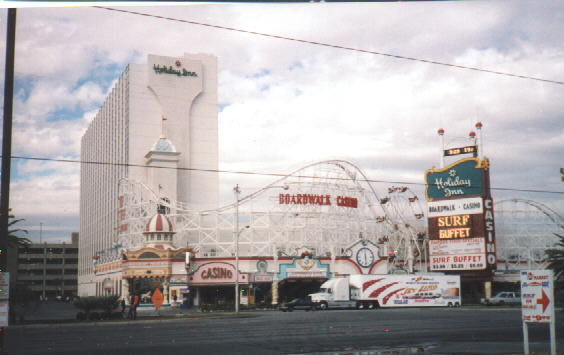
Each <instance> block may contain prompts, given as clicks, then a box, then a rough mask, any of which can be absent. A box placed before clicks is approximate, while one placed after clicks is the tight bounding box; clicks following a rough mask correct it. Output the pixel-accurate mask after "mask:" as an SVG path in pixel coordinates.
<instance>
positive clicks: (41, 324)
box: [9, 313, 255, 328]
mask: <svg viewBox="0 0 564 355" xmlns="http://www.w3.org/2000/svg"><path fill="white" fill-rule="evenodd" d="M252 317H255V316H254V315H253V314H236V313H211V314H208V313H205V314H203V313H197V314H190V315H185V314H182V315H176V316H148V317H139V316H138V317H137V319H136V320H129V319H116V320H107V321H78V320H74V319H70V320H43V321H38V322H37V323H31V324H13V325H10V326H9V327H10V328H45V327H74V326H77V325H81V326H91V327H99V326H111V325H131V324H146V323H166V322H174V321H181V320H186V319H202V318H212V319H221V318H252Z"/></svg>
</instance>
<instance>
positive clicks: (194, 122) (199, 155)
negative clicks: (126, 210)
mask: <svg viewBox="0 0 564 355" xmlns="http://www.w3.org/2000/svg"><path fill="white" fill-rule="evenodd" d="M217 124H218V123H217V59H216V57H214V56H211V55H205V54H185V55H184V56H181V57H164V56H157V55H149V56H148V58H147V63H146V64H131V65H129V66H128V68H127V69H126V70H125V72H124V73H123V74H122V75H121V77H120V78H119V80H118V81H117V83H116V85H115V86H114V88H113V89H112V91H111V93H110V94H109V96H108V97H107V99H106V101H105V102H104V104H103V105H102V107H101V108H100V110H99V111H98V113H97V114H96V116H95V118H94V119H93V121H92V123H91V124H90V126H89V127H88V129H87V131H86V132H85V134H84V135H83V137H82V141H81V161H82V162H83V163H82V166H81V188H80V189H81V194H80V235H81V238H80V245H79V250H80V258H79V295H94V294H96V293H100V292H99V290H101V289H104V287H103V286H101V284H100V281H99V280H98V278H96V277H95V272H94V270H95V266H96V265H97V264H98V265H99V264H100V263H104V262H107V261H110V260H114V259H113V258H115V256H116V255H117V254H118V253H120V251H121V250H122V245H120V244H119V241H118V239H119V238H118V234H119V233H120V232H123V230H121V228H124V227H123V226H124V225H123V224H122V223H121V219H122V218H123V216H122V215H120V213H121V204H123V199H121V198H120V192H119V185H120V182H121V181H123V180H124V179H126V180H128V181H135V182H136V183H138V184H139V185H140V186H144V187H148V188H149V189H150V190H151V191H156V192H157V193H158V196H159V197H156V196H154V195H152V196H144V198H148V199H153V200H154V199H156V198H158V199H159V200H158V201H154V202H156V203H162V204H161V205H159V206H161V207H162V208H170V206H168V207H167V205H168V204H169V203H170V201H175V203H177V204H182V205H183V206H187V207H189V208H191V209H198V210H201V209H212V208H216V207H217V201H218V185H219V184H218V177H217V174H216V173H214V172H213V171H215V170H217V167H218V144H217V140H218V137H217V135H218V131H217ZM202 170H205V172H203V171H202ZM147 217H148V218H149V217H150V215H149V216H147ZM141 232H142V231H141ZM140 238H141V239H142V237H140ZM106 284H109V282H108V281H107V282H106Z"/></svg>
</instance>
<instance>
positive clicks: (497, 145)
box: [0, 1, 564, 241]
mask: <svg viewBox="0 0 564 355" xmlns="http://www.w3.org/2000/svg"><path fill="white" fill-rule="evenodd" d="M114 7H118V6H114ZM123 8H124V9H128V10H133V11H138V12H143V13H151V14H157V15H162V16H168V17H174V18H178V19H184V20H189V21H195V22H199V23H205V24H212V25H219V26H224V27H232V28H238V29H244V30H249V31H255V32H261V33H267V34H272V35H280V36H284V37H292V38H297V39H302V40H307V41H314V42H322V43H327V44H333V45H338V46H344V47H352V48H357V49H362V50H367V51H375V52H379V53H389V54H394V55H399V56H405V57H412V58H420V59H426V60H432V61H439V62H445V63H451V64H457V65H462V66H473V67H479V68H484V69H488V70H493V71H502V72H507V73H513V74H517V75H524V76H532V77H538V78H544V79H549V80H554V81H560V82H564V43H563V42H562V38H561V34H562V33H564V3H563V2H561V1H543V2H537V1H523V2H521V1H508V2H485V1H466V2H465V1H456V2H454V1H453V2H422V3H409V2H407V3H406V2H398V3H395V2H391V3H354V4H351V3H340V4H337V3H303V4H190V5H182V6H145V7H134V6H128V7H123ZM6 13H7V11H6V10H5V9H2V10H0V14H1V16H0V36H1V37H0V38H5V28H6ZM16 36H17V37H16V59H15V63H16V66H15V73H16V83H15V101H14V112H15V113H14V126H13V147H12V154H13V155H14V156H26V157H41V158H56V159H78V158H79V156H80V138H81V136H82V135H83V133H84V132H85V130H86V128H87V127H88V125H89V123H90V122H91V120H92V118H93V117H94V115H95V113H96V111H97V110H98V109H99V108H100V107H101V105H102V104H103V102H104V99H105V97H106V95H107V93H108V92H109V90H110V89H111V87H112V86H113V85H114V83H115V81H116V80H117V78H118V76H119V75H120V74H121V72H123V70H124V69H125V68H126V66H127V64H128V63H145V62H146V58H147V55H148V54H159V55H169V56H181V55H183V53H185V52H191V53H211V54H214V55H216V56H217V57H218V60H219V151H220V153H219V154H220V156H219V158H220V163H219V167H220V169H223V170H236V171H253V172H267V173H282V174H284V173H289V172H290V171H292V170H295V169H297V168H299V167H301V166H304V165H306V164H308V163H312V162H316V161H320V160H327V159H344V160H349V161H351V162H353V163H355V164H356V165H357V166H359V167H360V168H361V169H362V170H363V171H364V172H365V174H366V175H367V176H368V177H369V178H370V179H375V180H386V181H406V182H413V183H414V184H415V185H412V186H413V188H414V190H416V191H418V192H419V193H420V194H422V191H423V190H422V188H421V185H420V184H423V182H424V180H423V177H424V172H425V170H426V169H430V168H431V167H433V166H437V167H438V165H439V154H440V149H441V147H440V145H439V137H438V135H437V130H438V129H439V128H443V129H444V130H445V141H446V143H447V147H457V146H464V145H468V144H469V140H468V138H467V137H468V133H469V132H470V131H472V130H475V128H474V125H475V123H476V122H478V121H480V122H482V123H483V129H482V132H483V148H484V150H483V151H484V155H486V156H487V157H488V158H489V159H490V162H491V181H492V186H493V187H498V188H503V189H509V190H499V189H498V190H494V191H493V192H492V194H493V197H494V199H496V200H501V199H507V198H523V199H530V200H535V201H539V202H542V203H545V204H547V205H548V206H549V207H551V208H552V209H554V210H556V211H557V212H560V213H561V214H563V215H564V203H563V200H564V199H563V196H564V195H563V194H562V191H564V182H562V181H561V177H560V176H561V175H560V171H559V169H560V168H561V167H564V158H563V157H564V85H562V84H555V83H547V82H541V81H535V80H529V79H521V78H515V77H509V76H503V75H495V74H491V73H483V72H478V71H472V70H464V69H457V68H453V67H447V66H439V65H433V64H428V63H423V62H417V61H409V60H404V59H399V58H393V57H387V56H381V55H374V54H370V53H362V52H358V51H351V50H343V49H337V48H331V47H327V46H319V45H312V44H308V43H300V42H296V41H288V40H284V39H275V38H268V37H264V36H257V35H253V34H248V33H240V32H234V31H227V30H222V29H217V28H212V27H206V26H198V25H193V24H187V23H181V22H173V21H166V20H162V19H157V18H149V17H144V16H136V15H131V14H125V13H120V12H115V11H109V10H105V9H99V8H92V7H60V8H22V9H19V10H18V18H17V34H16ZM1 46H2V48H1V49H2V53H4V50H5V47H4V41H3V40H2V43H1ZM0 62H1V68H4V58H3V56H2V58H1V59H0ZM272 180H273V178H271V177H262V178H257V177H254V178H251V177H249V176H245V175H237V174H221V175H220V183H221V186H220V191H221V201H222V202H225V203H228V202H231V199H232V192H231V190H232V188H233V186H234V185H235V184H239V185H240V186H241V188H242V189H243V194H245V193H250V192H252V191H254V190H256V189H258V188H260V187H261V186H263V185H265V184H266V183H269V182H271V181H272ZM79 188H80V166H79V165H78V164H73V163H60V162H38V161H32V160H23V159H13V160H12V181H11V196H10V206H11V208H12V211H13V213H14V214H15V215H16V216H17V217H18V218H25V221H24V222H21V225H20V227H24V228H26V229H28V230H29V233H30V238H31V239H32V240H34V241H39V234H40V232H39V231H40V229H41V238H42V240H43V241H45V240H53V241H57V240H61V241H68V240H70V233H71V232H73V231H78V228H79V226H78V224H79V223H78V213H79V211H78V210H79ZM516 190H543V191H551V192H560V193H542V192H524V191H516ZM421 197H422V196H421Z"/></svg>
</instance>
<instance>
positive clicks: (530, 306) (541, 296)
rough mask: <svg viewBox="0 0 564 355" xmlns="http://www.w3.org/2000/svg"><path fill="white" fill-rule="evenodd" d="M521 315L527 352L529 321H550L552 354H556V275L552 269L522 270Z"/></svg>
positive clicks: (527, 352) (527, 350)
mask: <svg viewBox="0 0 564 355" xmlns="http://www.w3.org/2000/svg"><path fill="white" fill-rule="evenodd" d="M521 316H522V320H523V343H524V348H525V349H524V350H525V354H529V330H528V328H527V323H548V324H549V326H550V354H551V355H556V326H555V324H556V319H555V316H554V276H553V273H552V270H528V271H521Z"/></svg>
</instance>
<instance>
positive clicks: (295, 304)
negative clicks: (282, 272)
mask: <svg viewBox="0 0 564 355" xmlns="http://www.w3.org/2000/svg"><path fill="white" fill-rule="evenodd" d="M294 309H303V310H304V311H315V309H316V307H315V303H313V302H311V301H310V300H308V299H303V298H294V299H293V300H291V301H290V302H288V303H284V304H282V305H281V306H280V310H281V311H282V312H286V311H287V312H292V311H293V310H294Z"/></svg>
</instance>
